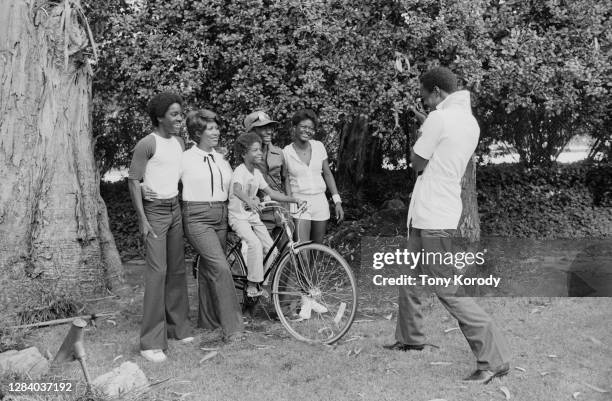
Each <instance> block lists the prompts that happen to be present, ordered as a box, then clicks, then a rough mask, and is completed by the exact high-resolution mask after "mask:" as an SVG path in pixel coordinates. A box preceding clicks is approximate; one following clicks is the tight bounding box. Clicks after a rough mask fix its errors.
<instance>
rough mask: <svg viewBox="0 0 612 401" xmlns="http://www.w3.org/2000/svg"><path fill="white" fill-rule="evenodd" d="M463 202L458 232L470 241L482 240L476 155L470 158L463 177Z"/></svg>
mask: <svg viewBox="0 0 612 401" xmlns="http://www.w3.org/2000/svg"><path fill="white" fill-rule="evenodd" d="M461 203H463V210H462V212H461V219H460V220H459V228H458V230H457V234H458V236H459V237H462V238H465V239H467V240H468V242H477V241H480V216H479V214H478V194H477V192H476V162H475V160H474V156H472V158H471V159H470V162H469V163H468V165H467V168H466V169H465V173H464V174H463V178H462V179H461Z"/></svg>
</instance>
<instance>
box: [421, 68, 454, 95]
mask: <svg viewBox="0 0 612 401" xmlns="http://www.w3.org/2000/svg"><path fill="white" fill-rule="evenodd" d="M420 81H421V84H422V85H423V87H424V88H425V89H427V91H429V92H433V90H434V87H436V86H437V87H438V88H440V89H441V90H443V91H444V92H447V93H453V92H455V91H456V90H457V76H456V75H455V74H454V73H453V72H452V71H451V70H449V69H448V68H446V67H436V68H433V69H431V70H429V71H427V72H426V73H425V74H423V75H421V78H420Z"/></svg>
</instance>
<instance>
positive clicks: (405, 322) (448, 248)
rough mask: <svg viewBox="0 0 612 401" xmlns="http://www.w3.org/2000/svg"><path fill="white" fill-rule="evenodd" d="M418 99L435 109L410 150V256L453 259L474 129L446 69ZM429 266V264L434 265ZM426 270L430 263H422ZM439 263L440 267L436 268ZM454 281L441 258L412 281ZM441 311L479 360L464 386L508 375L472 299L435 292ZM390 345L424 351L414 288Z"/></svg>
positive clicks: (406, 294)
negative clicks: (413, 180) (413, 176)
mask: <svg viewBox="0 0 612 401" xmlns="http://www.w3.org/2000/svg"><path fill="white" fill-rule="evenodd" d="M420 81H421V94H422V97H423V99H424V101H425V103H426V104H427V106H429V107H430V108H432V109H434V111H432V112H431V113H430V114H429V115H428V116H427V118H426V120H425V121H424V123H423V125H422V127H421V131H422V135H421V137H420V138H419V139H418V140H417V142H416V143H415V145H414V148H413V152H412V155H411V162H412V168H413V169H415V170H416V171H417V173H418V174H419V177H418V178H417V181H416V184H415V186H414V189H413V192H412V198H411V201H410V207H409V209H408V222H407V224H408V230H409V231H408V234H409V236H408V248H409V251H410V252H413V253H416V252H440V253H441V254H445V253H446V252H453V247H452V236H453V234H454V232H455V230H456V229H457V226H458V224H459V219H460V217H461V210H462V203H461V178H462V177H463V174H464V172H465V169H466V166H467V164H468V162H469V160H470V158H471V157H472V154H473V153H474V151H475V149H476V145H477V144H478V137H479V134H480V128H479V127H478V123H477V122H476V119H475V118H474V116H473V115H472V111H471V105H470V94H469V92H468V91H465V90H459V91H458V90H457V79H456V77H455V75H454V74H453V73H452V72H451V71H450V70H449V69H447V68H443V67H439V68H434V69H432V70H430V71H428V72H427V73H426V74H424V75H423V76H422V77H421V79H420ZM434 259H435V258H434ZM428 262H429V261H428ZM436 262H438V263H436ZM455 273H458V274H460V273H459V272H458V271H457V270H456V269H455V267H454V266H453V265H448V264H447V265H445V264H444V263H443V261H442V260H440V258H438V260H434V261H433V263H420V264H419V265H418V266H417V268H416V269H415V270H413V271H411V274H413V275H415V274H416V275H417V277H418V275H419V274H426V275H428V276H430V277H444V278H447V277H452V276H453V275H454V274H455ZM434 290H435V292H436V295H437V296H438V298H439V299H440V302H442V305H444V307H445V308H446V309H447V310H448V311H449V312H450V313H451V315H453V317H454V318H455V319H457V321H458V322H459V327H460V328H461V331H462V333H463V335H464V336H465V338H466V340H467V341H468V343H469V345H470V348H471V349H472V352H473V353H474V355H475V356H476V359H477V368H476V371H475V372H474V373H473V374H471V375H470V376H469V377H467V378H466V379H465V380H466V381H471V382H478V383H484V384H486V383H489V382H490V381H491V380H493V379H494V378H495V377H500V376H503V375H505V374H507V373H508V371H509V365H508V359H509V352H508V346H507V344H506V340H505V338H504V337H503V335H502V333H501V332H500V330H499V329H498V328H497V327H496V325H495V324H494V323H493V321H492V320H491V317H490V316H489V315H488V314H487V313H486V312H485V311H484V310H483V309H482V308H481V307H480V306H478V304H476V302H474V300H473V299H472V298H468V297H461V296H458V295H461V293H460V292H461V291H462V289H461V288H457V287H456V286H448V287H445V286H436V287H434ZM398 304H399V314H398V317H397V327H396V331H395V339H396V343H395V344H392V345H388V346H385V348H387V349H392V350H399V351H408V350H415V351H420V350H422V349H423V348H424V345H425V335H424V333H423V331H422V328H423V327H422V326H423V317H422V315H421V312H420V306H421V302H420V300H419V297H418V295H417V294H416V292H415V291H414V288H413V287H412V286H408V285H406V286H402V287H399V302H398Z"/></svg>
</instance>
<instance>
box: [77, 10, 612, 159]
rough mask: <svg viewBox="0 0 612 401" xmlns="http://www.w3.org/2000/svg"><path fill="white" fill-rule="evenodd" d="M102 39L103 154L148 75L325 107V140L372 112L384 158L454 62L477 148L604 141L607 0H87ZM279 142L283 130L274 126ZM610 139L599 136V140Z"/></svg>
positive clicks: (234, 119) (190, 95) (400, 153)
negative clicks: (421, 86)
mask: <svg viewBox="0 0 612 401" xmlns="http://www.w3.org/2000/svg"><path fill="white" fill-rule="evenodd" d="M89 3H90V5H91V7H90V8H89V11H90V15H92V18H93V19H94V20H95V23H94V24H93V25H94V27H95V33H96V36H97V37H98V41H99V43H100V50H101V51H100V54H101V58H100V63H99V66H98V68H97V71H96V80H95V82H94V102H95V111H94V130H95V132H94V133H95V135H96V138H97V146H96V152H97V157H98V159H99V161H100V164H101V167H102V170H103V171H105V170H106V169H108V168H110V167H113V166H115V167H116V166H121V165H125V164H126V162H127V160H128V157H129V154H130V151H131V149H132V147H133V145H134V144H135V142H136V141H137V140H138V139H139V138H140V137H142V136H143V135H144V134H145V133H146V132H147V131H148V130H149V129H150V125H149V122H148V121H147V118H146V115H145V113H144V108H145V105H146V102H147V100H148V99H149V98H150V97H151V96H152V95H153V94H154V93H156V92H157V91H160V90H162V89H172V90H175V91H178V92H180V93H181V94H182V95H183V96H184V97H185V99H186V100H187V104H188V108H195V107H209V108H211V109H214V110H215V111H217V112H218V113H219V114H220V115H222V116H223V117H224V118H225V122H226V124H225V127H224V131H225V132H224V141H225V142H226V143H227V142H230V141H231V139H232V138H234V137H235V136H236V135H237V134H238V133H239V132H240V130H241V122H242V118H243V116H244V115H245V114H246V113H247V112H249V111H251V110H253V109H255V108H263V109H266V110H268V111H269V112H270V114H272V116H274V117H275V118H277V119H280V120H281V121H286V120H287V117H288V116H290V115H291V113H292V112H293V111H294V110H295V109H297V108H300V107H304V106H307V107H311V108H314V109H315V110H317V111H318V112H319V114H320V116H321V122H322V124H321V135H322V137H325V140H326V141H327V143H328V145H329V146H330V149H331V150H332V152H330V153H331V154H334V152H333V150H335V147H336V146H337V135H338V132H339V131H340V127H341V126H342V123H343V122H344V121H345V120H346V119H350V118H351V117H352V116H354V115H356V114H360V113H364V114H367V115H368V116H369V123H370V131H371V133H372V134H373V135H377V136H379V137H380V138H381V139H382V144H383V146H382V148H381V149H382V151H383V152H384V154H385V155H386V156H388V157H389V158H390V160H391V162H392V163H397V161H398V160H399V159H401V158H402V157H404V155H405V154H406V148H407V142H406V138H407V135H408V134H409V133H410V132H411V131H412V130H413V128H414V121H413V120H412V118H411V116H410V115H409V113H405V112H404V111H405V110H406V107H407V106H408V105H409V104H410V103H412V102H413V101H414V97H415V96H417V95H418V87H417V80H416V78H417V77H418V75H419V74H420V73H422V72H423V71H424V70H426V69H427V68H429V67H430V66H432V65H435V64H443V65H449V66H451V68H453V69H454V70H456V71H457V72H458V73H459V75H460V76H461V77H462V78H463V83H464V85H465V86H466V87H467V88H469V89H471V90H472V91H473V93H474V106H475V115H476V116H477V118H478V119H479V120H480V121H481V124H482V127H483V140H482V141H481V145H482V147H481V151H486V149H488V147H487V145H488V144H489V143H491V142H492V141H495V140H505V141H507V142H509V143H510V144H511V145H513V146H514V147H515V148H516V150H517V151H518V152H519V154H520V155H521V158H522V161H524V162H525V163H528V164H534V165H538V164H547V163H548V162H550V161H551V160H553V159H554V158H555V157H556V155H557V154H558V152H559V150H560V149H561V148H562V147H563V146H564V145H565V144H566V143H567V141H568V140H569V138H571V136H573V135H574V134H576V133H581V132H589V133H591V134H593V135H594V136H597V137H598V138H604V140H603V141H600V143H603V144H604V145H605V144H606V142H605V136H606V135H608V136H609V130H610V126H609V123H610V121H609V113H608V112H607V111H608V110H609V108H610V98H611V96H610V82H611V80H610V77H611V74H610V72H611V71H610V58H609V43H610V35H611V32H612V30H611V29H610V18H609V17H610V14H609V13H610V11H609V10H607V9H606V8H605V2H604V3H601V2H597V1H594V0H580V1H572V2H569V1H545V2H540V1H533V2H531V1H530V2H525V1H515V0H506V1H498V0H488V1H485V0H476V1H469V0H461V1H450V0H445V1H441V2H440V1H437V0H435V1H434V0H400V1H395V0H368V1H363V2H351V1H348V0H329V1H325V2H321V1H314V0H306V1H304V0H300V1H298V0H279V1H269V0H265V1H264V0H238V1H226V0H206V1H203V0H202V1H183V0H171V1H159V0H149V1H142V0H141V1H134V2H130V3H129V4H125V3H123V2H122V1H119V0H109V1H108V2H104V3H97V2H91V1H90V2H89ZM277 141H278V142H280V143H281V144H282V143H283V142H284V141H287V136H286V129H284V128H283V129H281V130H280V133H279V138H278V139H277ZM608 143H609V142H608Z"/></svg>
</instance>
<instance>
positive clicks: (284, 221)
mask: <svg viewBox="0 0 612 401" xmlns="http://www.w3.org/2000/svg"><path fill="white" fill-rule="evenodd" d="M272 208H278V209H281V210H283V211H285V209H284V208H283V207H281V206H272ZM280 217H281V228H282V230H281V231H279V232H278V234H277V235H276V237H275V238H274V241H273V243H272V247H271V248H270V249H269V250H268V252H267V253H266V255H265V256H264V260H263V264H264V266H266V265H267V263H268V260H269V259H270V258H271V257H272V255H273V253H274V250H278V255H277V256H276V258H275V259H274V261H273V262H272V265H271V266H270V268H269V269H268V270H267V271H265V272H264V282H267V281H268V278H269V277H273V273H274V272H275V271H276V269H277V267H278V264H279V262H280V261H281V260H282V259H283V257H284V256H285V254H287V252H289V251H292V254H293V255H295V254H296V249H297V248H298V247H299V246H300V245H305V244H310V243H311V242H312V241H303V242H296V241H294V240H293V232H294V231H293V229H292V228H291V224H290V222H289V218H288V217H287V216H285V213H281V216H280ZM285 236H286V237H287V241H286V242H285V243H284V244H283V246H282V247H281V248H278V244H279V243H280V242H281V240H282V238H283V237H285ZM241 246H242V241H238V242H237V243H236V244H235V245H234V246H233V247H232V248H231V249H230V253H231V252H232V251H234V250H235V251H236V253H237V254H238V255H239V257H240V259H241V260H242V263H243V265H244V266H245V267H246V269H247V270H248V266H247V265H246V261H245V260H244V258H243V256H242V252H240V250H241V249H240V248H241ZM293 257H295V256H293ZM271 275H272V276H271ZM232 278H233V280H234V282H237V280H239V281H245V280H246V276H242V275H235V274H232ZM239 289H241V288H239Z"/></svg>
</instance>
